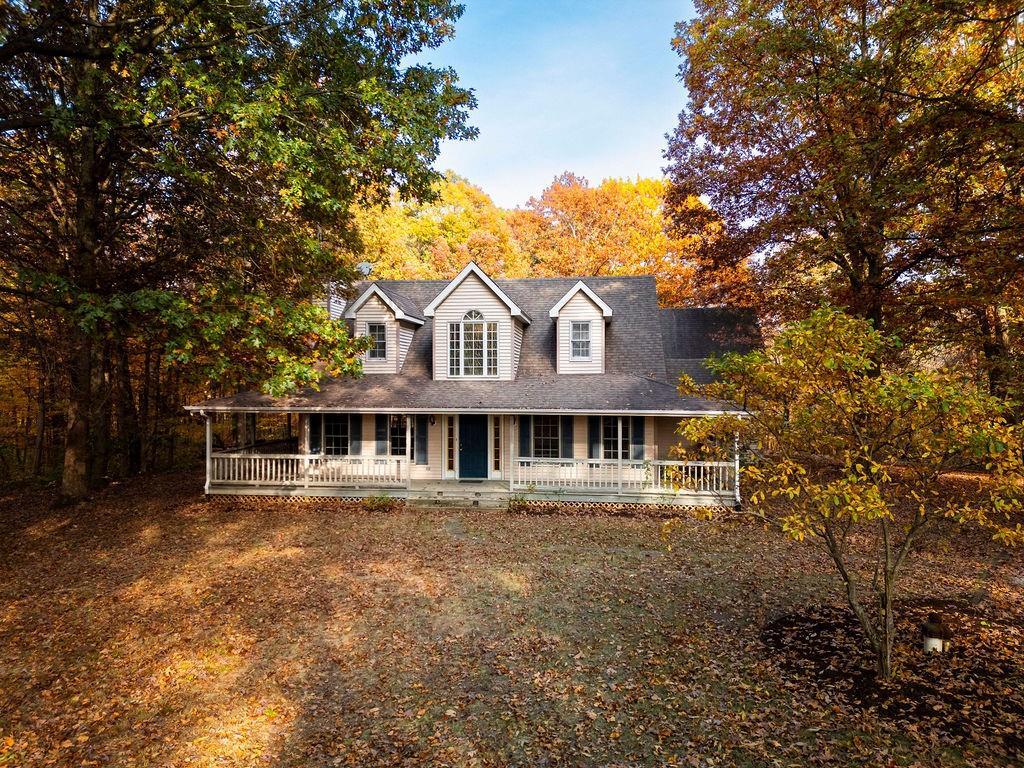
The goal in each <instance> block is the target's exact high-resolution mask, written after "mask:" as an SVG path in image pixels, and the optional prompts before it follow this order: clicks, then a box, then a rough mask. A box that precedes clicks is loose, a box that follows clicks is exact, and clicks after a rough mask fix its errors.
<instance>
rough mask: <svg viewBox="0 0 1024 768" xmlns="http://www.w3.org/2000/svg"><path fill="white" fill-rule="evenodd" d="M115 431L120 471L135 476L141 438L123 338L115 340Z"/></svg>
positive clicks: (139, 459) (140, 456) (138, 463)
mask: <svg viewBox="0 0 1024 768" xmlns="http://www.w3.org/2000/svg"><path fill="white" fill-rule="evenodd" d="M116 343H117V351H116V368H117V429H118V437H119V445H120V449H121V469H122V471H123V472H124V473H125V474H126V475H128V476H132V475H137V474H138V473H139V469H140V468H141V465H142V437H141V435H140V434H139V412H138V410H136V408H135V396H134V392H133V390H132V370H131V359H130V357H129V355H128V343H127V341H126V340H125V339H124V337H123V336H122V337H120V338H118V340H117V342H116Z"/></svg>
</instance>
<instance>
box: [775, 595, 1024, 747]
mask: <svg viewBox="0 0 1024 768" xmlns="http://www.w3.org/2000/svg"><path fill="white" fill-rule="evenodd" d="M896 610H897V632H898V637H897V643H896V648H895V659H896V665H897V668H896V672H895V675H894V679H893V680H891V681H889V682H886V683H880V682H879V681H878V680H877V679H876V677H875V673H874V666H873V659H872V657H871V655H870V654H869V653H867V652H866V651H865V650H864V648H863V647H862V645H861V643H860V638H861V634H860V632H861V630H860V626H859V625H858V623H857V621H856V619H855V618H854V616H853V615H852V613H851V612H850V611H849V610H848V609H846V608H845V607H840V606H816V607H813V608H809V609H806V610H804V611H799V612H794V613H789V614H786V615H784V616H782V617H780V618H778V619H775V620H774V621H772V622H770V623H769V624H767V625H766V626H765V627H764V631H763V633H762V639H763V641H764V643H765V645H767V647H768V649H769V650H770V652H771V654H772V656H774V657H775V659H776V661H777V662H778V663H779V664H780V665H781V666H782V667H783V669H785V670H786V671H787V672H789V673H791V674H795V675H799V676H800V677H801V678H802V679H804V680H806V681H807V682H808V683H811V684H813V685H815V686H816V687H817V688H819V689H821V690H824V689H828V690H829V691H830V692H833V693H838V694H839V695H840V696H841V697H842V698H843V699H844V700H845V702H846V703H848V704H851V705H853V706H856V707H858V708H861V709H864V710H870V711H872V712H873V713H875V714H876V715H878V716H879V717H880V718H882V719H885V720H889V721H892V722H894V723H895V724H896V726H897V727H898V728H899V729H901V730H905V731H913V732H918V733H922V734H925V735H932V736H935V737H937V738H938V739H939V740H941V741H943V742H946V743H951V744H963V743H965V742H968V741H971V740H975V739H978V738H982V737H984V738H985V739H986V740H991V741H995V740H997V739H999V740H1001V741H1002V744H1003V745H1004V747H1005V748H1006V750H1007V751H1008V752H1009V753H1010V754H1011V755H1017V756H1020V757H1024V620H1022V619H1024V616H1022V612H1020V611H1019V610H1017V611H1014V610H1013V609H1012V608H1011V607H1009V606H1005V605H995V604H993V603H992V602H990V601H983V602H981V603H980V604H978V605H974V604H972V601H971V600H970V598H968V597H964V598H961V599H956V600H925V599H919V600H913V601H907V602H904V603H902V604H897V606H896ZM932 613H939V614H941V615H942V616H943V617H944V619H945V621H946V623H947V624H948V625H949V626H950V628H951V629H952V631H953V642H952V645H951V648H950V650H949V652H948V653H944V654H938V653H927V654H926V653H925V652H924V651H923V649H922V647H921V639H920V627H921V625H922V623H923V622H924V621H925V620H926V619H927V618H928V616H929V614H932Z"/></svg>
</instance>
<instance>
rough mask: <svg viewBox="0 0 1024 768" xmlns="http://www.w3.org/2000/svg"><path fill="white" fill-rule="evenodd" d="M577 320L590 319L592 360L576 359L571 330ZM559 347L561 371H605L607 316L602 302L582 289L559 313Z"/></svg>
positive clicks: (557, 351) (557, 344) (559, 370)
mask: <svg viewBox="0 0 1024 768" xmlns="http://www.w3.org/2000/svg"><path fill="white" fill-rule="evenodd" d="M574 320H575V321H583V322H589V323H590V360H573V359H572V343H571V342H570V332H571V328H572V322H573V321H574ZM555 349H556V352H555V354H556V355H557V360H556V366H557V370H558V372H559V373H604V317H603V316H602V314H601V310H600V309H599V308H598V306H597V305H596V304H594V302H592V301H591V300H590V299H589V298H588V297H587V295H586V294H584V293H583V292H582V291H580V292H578V293H577V294H576V295H575V296H573V297H572V298H571V299H569V301H568V303H567V304H566V305H565V306H564V307H562V309H561V311H560V312H559V313H558V340H557V343H556V345H555Z"/></svg>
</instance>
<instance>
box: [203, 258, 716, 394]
mask: <svg viewBox="0 0 1024 768" xmlns="http://www.w3.org/2000/svg"><path fill="white" fill-rule="evenodd" d="M579 280H583V282H584V283H585V284H586V285H587V286H588V287H590V288H591V289H592V290H593V291H594V292H596V293H597V294H598V295H599V296H600V297H601V299H602V300H603V301H605V302H606V303H607V304H608V305H609V306H610V307H611V308H612V312H613V317H612V320H611V322H610V323H609V325H608V326H607V332H606V337H605V344H606V354H605V371H606V372H605V373H604V374H600V375H598V374H594V375H558V374H556V373H555V323H556V320H555V319H553V318H550V317H549V316H548V311H549V310H550V309H551V307H553V306H554V305H555V304H556V303H557V302H558V300H559V299H560V298H561V297H562V296H563V295H564V294H565V293H566V292H567V291H569V290H570V289H571V288H572V287H573V286H574V285H575V284H576V283H577V282H578V281H579ZM494 282H495V283H497V285H498V286H499V287H500V288H501V290H503V291H504V292H505V293H506V294H508V296H509V298H510V299H512V301H514V302H515V303H516V304H517V305H518V306H519V307H520V308H521V309H522V310H523V311H524V312H526V313H527V314H528V315H530V316H531V317H532V318H533V322H532V323H531V324H530V325H528V326H526V328H525V330H524V334H523V347H522V354H521V357H520V363H519V370H518V373H517V375H516V379H515V380H514V381H489V380H464V381H434V380H433V378H432V364H433V362H432V357H433V356H432V353H431V341H432V338H433V319H432V318H424V320H425V322H424V324H423V325H422V326H420V327H418V328H417V329H416V331H415V334H414V335H413V342H412V346H411V347H410V350H409V353H408V356H407V358H406V361H405V364H404V365H403V367H402V372H401V373H400V374H373V375H367V376H364V377H363V378H361V379H351V378H343V379H329V380H326V381H324V382H322V383H321V388H320V390H319V391H315V390H304V391H302V392H299V393H297V394H295V395H293V396H290V397H284V398H271V397H269V396H267V395H263V394H260V393H257V392H245V393H240V394H238V395H234V396H231V397H226V398H218V399H216V400H209V401H207V402H205V403H202V404H200V405H198V406H194V407H195V408H207V409H211V410H213V409H231V408H234V409H247V408H253V409H264V408H267V409H270V408H272V409H280V410H303V409H306V410H315V409H325V410H330V409H335V410H362V411H374V410H375V411H386V410H394V411H403V410H405V411H410V412H411V411H429V410H431V409H435V410H496V411H498V410H500V411H505V412H515V411H537V412H557V411H571V412H577V413H584V412H602V411H603V412H615V411H671V412H674V413H700V412H708V411H718V410H722V409H724V408H728V407H729V406H728V405H726V404H724V403H720V402H716V401H710V400H703V399H700V398H683V397H680V396H679V394H678V393H677V391H676V388H675V381H676V379H677V378H678V370H677V364H678V363H679V359H680V358H684V359H685V358H689V357H692V356H693V354H692V353H694V352H695V351H700V352H703V351H704V350H706V349H712V348H713V351H723V350H721V349H720V348H718V347H716V346H715V345H714V343H712V342H707V341H702V340H699V339H696V338H692V336H694V335H695V334H699V333H701V332H703V329H705V328H706V329H709V330H712V331H714V332H715V335H716V337H717V338H718V339H719V340H721V341H723V342H725V341H729V340H730V339H732V337H730V336H729V334H728V333H727V332H726V331H725V329H726V328H728V327H729V323H728V322H726V321H725V320H724V319H723V318H722V317H716V316H714V315H713V314H712V313H709V312H707V311H703V310H699V311H696V312H695V311H693V310H661V309H659V308H658V299H657V292H656V289H655V283H654V278H653V277H646V276H645V277H584V278H576V277H557V278H529V279H521V280H511V279H509V280H504V279H501V280H495V281H494ZM447 284H448V281H447V280H381V281H378V282H377V285H378V286H379V287H380V288H381V290H383V291H385V292H386V293H387V295H388V296H389V297H391V298H392V299H393V300H394V301H395V303H396V304H397V305H398V306H400V307H401V308H402V311H403V312H406V313H407V314H409V315H414V316H416V317H423V308H424V307H425V306H427V304H429V303H430V301H431V300H432V299H433V298H434V297H435V296H437V294H438V293H440V292H441V290H442V289H443V288H444V287H445V286H446V285H447ZM366 285H367V284H363V285H359V286H355V288H356V294H355V295H359V294H360V293H362V291H363V290H365V287H366ZM687 313H689V314H687ZM663 331H665V333H664V335H663ZM730 343H731V342H730ZM679 352H686V353H687V354H682V355H677V354H676V353H679ZM667 360H669V361H670V364H669V365H666V361H667Z"/></svg>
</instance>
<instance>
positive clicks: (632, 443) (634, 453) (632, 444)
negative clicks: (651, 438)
mask: <svg viewBox="0 0 1024 768" xmlns="http://www.w3.org/2000/svg"><path fill="white" fill-rule="evenodd" d="M629 457H630V458H631V459H632V460H633V461H643V460H644V417H643V416H634V417H633V424H632V425H631V427H630V430H629Z"/></svg>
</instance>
